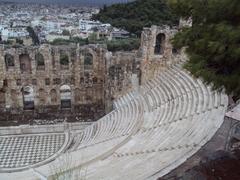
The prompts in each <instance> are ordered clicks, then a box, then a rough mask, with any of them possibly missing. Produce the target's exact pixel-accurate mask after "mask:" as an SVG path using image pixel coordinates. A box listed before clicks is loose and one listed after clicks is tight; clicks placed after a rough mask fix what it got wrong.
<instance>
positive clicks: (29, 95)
mask: <svg viewBox="0 0 240 180" xmlns="http://www.w3.org/2000/svg"><path fill="white" fill-rule="evenodd" d="M73 91H74V93H73ZM93 93H94V95H95V96H96V97H95V98H97V100H101V99H102V91H101V89H97V90H96V91H93V90H92V89H89V90H87V91H86V90H85V91H82V90H80V89H79V88H76V89H74V90H72V89H71V87H70V86H69V85H62V86H61V87H60V89H59V91H57V90H56V89H51V90H50V92H49V93H47V92H46V91H45V90H44V89H42V88H40V89H39V90H38V94H36V93H35V92H34V89H33V87H31V86H25V87H23V88H22V90H21V94H22V100H23V108H24V109H25V110H32V109H34V106H35V103H36V102H35V98H37V99H38V105H40V106H41V105H43V106H44V105H46V102H47V97H49V100H50V105H59V101H60V106H61V108H71V105H72V103H73V102H72V101H73V100H74V104H80V103H93V101H94V100H96V99H93ZM21 94H19V93H17V91H16V90H11V91H10V96H11V100H12V107H17V106H18V105H17V104H16V102H17V101H18V100H17V99H18V97H19V96H20V95H21ZM73 94H74V97H73ZM14 103H15V104H14ZM5 104H6V102H5V92H3V91H0V107H1V108H5Z"/></svg>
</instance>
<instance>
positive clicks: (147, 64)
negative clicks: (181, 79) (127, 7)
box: [0, 26, 179, 125]
mask: <svg viewBox="0 0 240 180" xmlns="http://www.w3.org/2000/svg"><path fill="white" fill-rule="evenodd" d="M176 32H177V30H176V29H170V28H169V27H167V26H163V27H157V26H152V27H151V28H145V29H144V30H143V32H142V38H141V47H140V48H139V50H138V51H133V52H116V53H112V52H108V51H107V49H106V47H105V46H104V45H87V46H81V47H79V46H78V45H69V46H51V45H41V46H23V47H18V48H14V47H7V46H2V47H0V87H1V90H0V111H1V114H2V116H1V117H0V122H1V124H4V123H5V124H7V125H8V124H9V122H13V121H14V122H15V124H22V123H30V124H31V122H32V120H33V119H45V120H46V119H51V120H52V119H61V118H67V119H68V121H76V120H77V121H92V120H97V119H99V118H100V117H102V116H103V115H104V114H105V113H108V112H109V111H111V110H112V102H113V100H114V99H116V98H118V97H120V96H122V95H123V94H125V93H126V92H128V91H130V90H132V89H137V88H138V86H139V85H140V84H141V83H144V82H145V81H146V80H147V79H149V78H152V77H153V76H154V75H155V74H157V73H158V71H161V70H162V69H163V68H166V67H167V66H168V65H170V64H172V63H175V62H176V61H177V59H178V58H177V57H178V56H179V53H178V51H177V50H176V49H174V48H173V47H172V45H171V43H170V40H171V38H172V37H173V35H174V34H175V33H176ZM3 122H4V123H3Z"/></svg>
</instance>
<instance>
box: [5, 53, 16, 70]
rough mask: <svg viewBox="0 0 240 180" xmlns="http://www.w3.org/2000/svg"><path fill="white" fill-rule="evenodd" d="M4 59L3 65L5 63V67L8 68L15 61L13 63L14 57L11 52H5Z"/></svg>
mask: <svg viewBox="0 0 240 180" xmlns="http://www.w3.org/2000/svg"><path fill="white" fill-rule="evenodd" d="M4 60H5V65H6V69H7V70H8V69H9V68H11V67H14V65H15V63H14V57H13V55H11V54H6V55H5V56H4Z"/></svg>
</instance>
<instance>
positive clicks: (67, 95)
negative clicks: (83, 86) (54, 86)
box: [60, 85, 72, 109]
mask: <svg viewBox="0 0 240 180" xmlns="http://www.w3.org/2000/svg"><path fill="white" fill-rule="evenodd" d="M60 99H61V108H62V109H66V108H71V104H72V103H71V87H70V86H68V85H62V86H61V87H60Z"/></svg>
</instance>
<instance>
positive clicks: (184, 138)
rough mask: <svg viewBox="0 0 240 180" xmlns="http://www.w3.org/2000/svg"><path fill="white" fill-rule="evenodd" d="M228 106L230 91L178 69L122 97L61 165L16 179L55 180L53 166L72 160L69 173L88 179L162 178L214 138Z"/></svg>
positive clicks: (77, 138) (73, 146)
mask: <svg viewBox="0 0 240 180" xmlns="http://www.w3.org/2000/svg"><path fill="white" fill-rule="evenodd" d="M227 104H228V99H227V96H226V95H225V94H224V93H221V92H217V91H213V90H212V89H211V87H209V86H207V85H205V84H204V83H203V82H202V81H201V80H199V79H195V78H193V77H192V76H191V74H190V73H188V72H187V71H185V70H183V69H182V65H181V63H179V64H176V65H172V66H171V67H169V68H166V70H164V71H162V72H161V73H160V74H159V75H158V76H156V77H155V78H154V79H151V80H149V81H147V82H146V83H145V84H143V85H142V86H140V87H139V89H138V90H135V91H132V92H129V93H128V94H126V95H124V96H123V97H121V98H120V99H118V100H117V101H116V102H115V104H114V106H115V109H114V110H113V111H112V112H111V113H110V114H108V115H106V116H105V117H103V118H102V119H100V120H99V121H97V122H96V123H93V124H92V125H91V126H89V127H87V128H86V129H85V130H84V131H83V132H81V133H80V134H77V135H76V136H75V137H73V139H72V143H71V146H70V147H69V150H68V151H67V152H65V153H64V154H63V155H61V156H60V157H59V158H57V159H56V160H55V161H53V162H51V163H49V164H46V165H44V166H40V167H36V168H34V169H33V170H31V171H30V170H29V171H27V172H21V173H17V174H15V173H13V174H12V175H11V176H14V174H15V175H18V179H21V177H25V179H31V178H32V179H37V177H39V176H43V177H48V178H49V177H51V175H53V174H54V172H53V171H51V170H50V169H51V167H56V169H58V168H57V167H58V166H59V167H60V166H63V164H62V163H61V162H66V161H70V162H69V163H67V164H68V165H67V166H65V167H64V168H63V169H64V170H63V172H64V173H63V174H70V172H71V174H74V175H76V174H78V173H79V172H80V171H84V170H86V169H87V170H86V174H85V175H84V176H86V179H91V180H95V179H104V180H105V179H106V180H115V179H116V180H118V179H119V180H120V179H130V180H134V179H136V180H139V179H157V177H160V176H163V175H165V174H166V173H168V172H170V171H171V170H173V169H175V168H176V167H177V166H179V165H180V164H182V163H183V162H184V161H186V159H188V158H189V157H191V156H192V155H193V154H194V153H196V152H197V151H198V150H199V149H200V148H201V147H202V146H203V145H204V144H206V143H207V142H208V141H209V140H210V139H211V138H212V137H213V135H214V134H215V133H216V131H217V130H218V129H219V127H220V126H221V124H222V123H223V119H224V114H225V111H226V109H227ZM63 159H64V160H63ZM4 175H5V174H4ZM7 175H9V174H7ZM69 179H70V178H69Z"/></svg>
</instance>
